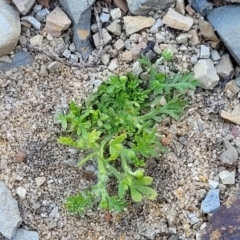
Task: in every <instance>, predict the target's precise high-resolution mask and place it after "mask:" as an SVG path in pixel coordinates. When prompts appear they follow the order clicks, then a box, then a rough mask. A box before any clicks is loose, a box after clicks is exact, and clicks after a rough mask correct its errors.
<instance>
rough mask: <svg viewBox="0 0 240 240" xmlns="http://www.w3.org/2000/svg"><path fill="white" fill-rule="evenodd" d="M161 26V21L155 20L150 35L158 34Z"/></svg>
mask: <svg viewBox="0 0 240 240" xmlns="http://www.w3.org/2000/svg"><path fill="white" fill-rule="evenodd" d="M162 25H163V23H162V21H161V19H157V20H156V22H155V23H154V24H153V26H152V27H151V28H150V30H149V31H150V33H158V32H159V28H160V27H161V26H162Z"/></svg>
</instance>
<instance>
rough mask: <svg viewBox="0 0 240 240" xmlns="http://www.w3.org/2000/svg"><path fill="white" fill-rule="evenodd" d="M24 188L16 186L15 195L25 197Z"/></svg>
mask: <svg viewBox="0 0 240 240" xmlns="http://www.w3.org/2000/svg"><path fill="white" fill-rule="evenodd" d="M26 192H27V190H26V188H23V187H18V188H17V195H18V196H19V197H20V198H21V199H25V197H26Z"/></svg>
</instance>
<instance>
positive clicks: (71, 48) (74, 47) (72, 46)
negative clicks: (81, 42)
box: [69, 43, 77, 52]
mask: <svg viewBox="0 0 240 240" xmlns="http://www.w3.org/2000/svg"><path fill="white" fill-rule="evenodd" d="M69 49H70V51H71V52H76V51H77V49H76V46H75V44H74V43H71V44H70V45H69Z"/></svg>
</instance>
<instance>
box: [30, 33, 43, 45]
mask: <svg viewBox="0 0 240 240" xmlns="http://www.w3.org/2000/svg"><path fill="white" fill-rule="evenodd" d="M42 42H43V36H42V35H36V36H34V37H31V38H30V43H31V45H33V46H36V45H38V46H41V45H42Z"/></svg>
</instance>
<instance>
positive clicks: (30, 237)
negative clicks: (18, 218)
mask: <svg viewBox="0 0 240 240" xmlns="http://www.w3.org/2000/svg"><path fill="white" fill-rule="evenodd" d="M12 240H39V235H38V233H37V232H34V231H27V230H25V229H23V228H18V229H17V231H16V234H15V236H14V237H13V239H12Z"/></svg>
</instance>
